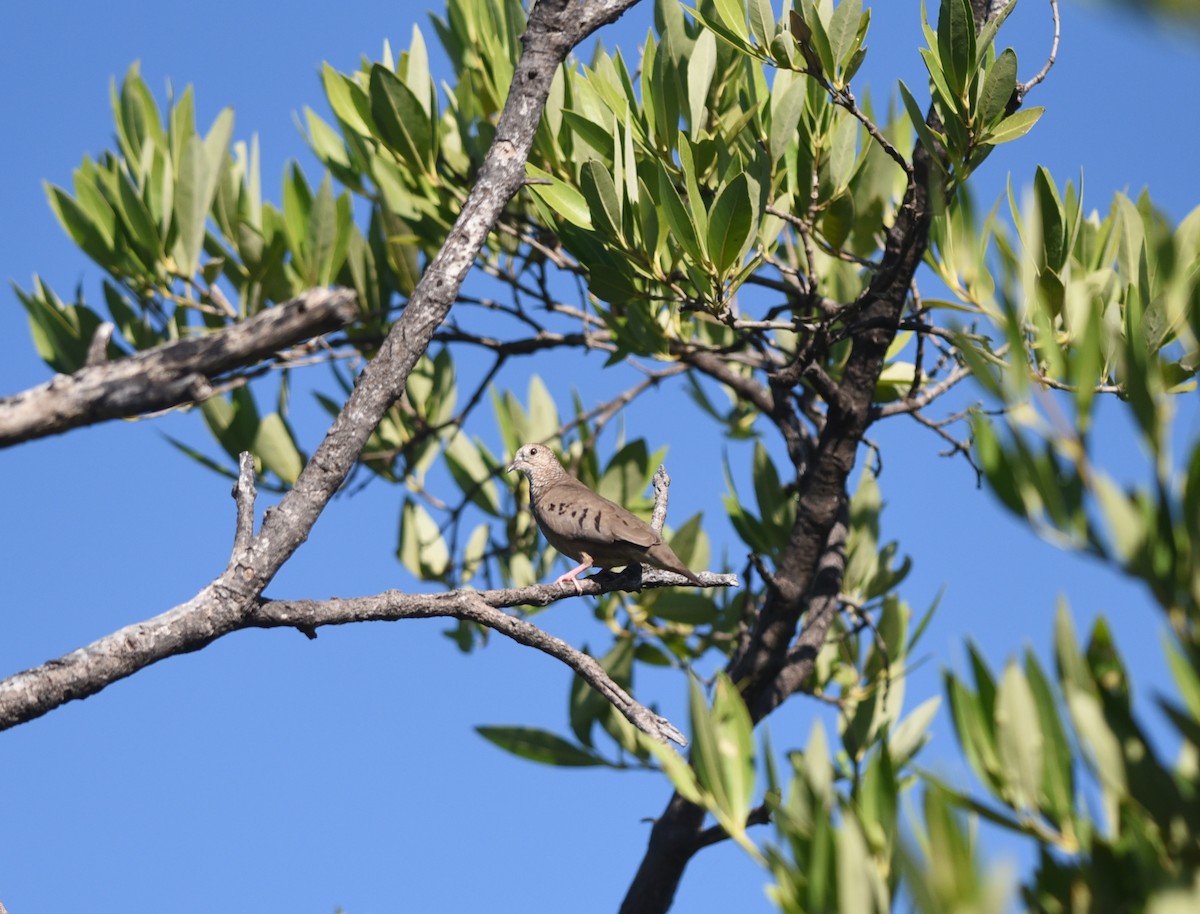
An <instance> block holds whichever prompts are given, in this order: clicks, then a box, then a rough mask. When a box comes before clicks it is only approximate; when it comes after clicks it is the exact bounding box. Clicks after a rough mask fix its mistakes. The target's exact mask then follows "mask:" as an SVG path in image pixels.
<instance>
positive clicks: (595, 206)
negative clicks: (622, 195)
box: [579, 159, 624, 240]
mask: <svg viewBox="0 0 1200 914" xmlns="http://www.w3.org/2000/svg"><path fill="white" fill-rule="evenodd" d="M579 185H580V190H581V191H582V192H583V197H584V199H585V200H587V204H588V212H589V214H590V215H591V223H592V225H593V226H594V227H595V229H596V230H597V231H599V232H603V233H605V234H606V235H608V236H609V238H611V239H614V240H615V239H619V238H622V237H623V235H624V232H623V227H622V217H621V212H622V207H621V201H620V199H619V198H618V196H617V186H616V184H615V183H613V177H612V175H611V174H610V173H609V171H608V169H607V168H605V167H604V166H603V165H602V164H601V163H600V162H597V161H595V160H594V159H592V160H589V161H587V162H585V163H584V166H583V171H582V172H581V173H580V176H579Z"/></svg>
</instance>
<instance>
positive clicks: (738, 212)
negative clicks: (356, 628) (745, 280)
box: [708, 172, 754, 274]
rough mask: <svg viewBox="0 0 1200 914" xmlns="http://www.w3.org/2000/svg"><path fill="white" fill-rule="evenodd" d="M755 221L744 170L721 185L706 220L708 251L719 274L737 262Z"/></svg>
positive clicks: (745, 246) (741, 255)
mask: <svg viewBox="0 0 1200 914" xmlns="http://www.w3.org/2000/svg"><path fill="white" fill-rule="evenodd" d="M753 222H754V210H753V204H752V202H751V200H750V186H749V183H748V181H747V178H746V173H745V172H740V173H739V174H738V176H737V177H736V178H734V179H733V180H732V181H731V182H729V183H728V184H727V185H725V186H724V187H723V188H721V191H720V193H719V194H717V199H716V201H715V202H714V203H713V207H712V212H711V213H710V214H709V223H708V252H709V255H710V256H711V257H712V259H713V262H714V263H715V264H716V267H717V271H718V272H719V273H722V274H724V273H727V272H728V271H729V270H730V269H731V268H733V267H736V266H737V265H738V264H740V262H741V260H742V257H743V256H745V250H746V248H747V246H748V242H749V240H750V234H751V232H750V229H751V226H752V225H753Z"/></svg>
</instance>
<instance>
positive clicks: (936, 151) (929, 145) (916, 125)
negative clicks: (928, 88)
mask: <svg viewBox="0 0 1200 914" xmlns="http://www.w3.org/2000/svg"><path fill="white" fill-rule="evenodd" d="M897 85H898V86H899V88H900V98H901V100H902V101H903V102H904V110H905V111H906V112H907V113H908V119H909V121H911V122H912V125H913V129H914V130H915V131H917V139H918V140H920V141H921V145H922V146H924V147H925V149H926V150H927V151H928V152H929V154H930V156H931V157H932V159H933V161H934V162H937V163H938V167H939V168H940V167H941V162H942V155H941V151H940V148H939V147H940V144H941V143H942V142H944V137H942V136H940V135H938V136H935V135H934V132H933V131H932V130H930V129H929V125H928V124H926V123H925V115H924V114H923V113H922V112H921V107H920V105H918V104H917V100H916V99H915V98H913V94H912V93H911V92H910V91H909V90H908V86H906V85H905V84H904V80H899V81H898V83H897Z"/></svg>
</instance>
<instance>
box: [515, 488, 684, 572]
mask: <svg viewBox="0 0 1200 914" xmlns="http://www.w3.org/2000/svg"><path fill="white" fill-rule="evenodd" d="M534 509H535V510H536V512H537V515H538V521H539V523H540V524H541V525H542V529H543V531H544V532H545V533H546V538H547V539H549V540H551V543H552V545H555V548H559V547H558V544H556V543H554V542H553V541H554V540H555V539H558V540H560V541H561V542H564V543H569V544H571V545H572V546H574V547H575V548H576V549H579V548H582V550H583V551H589V549H588V544H597V545H608V544H611V543H628V544H629V545H631V546H635V547H637V548H639V549H649V548H650V547H651V546H653V545H654V544H655V543H658V542H661V539H662V538H661V537H660V536H659V535H658V534H657V533H655V532H654V528H652V527H651V526H650V525H649V524H647V523H646V522H645V521H643V520H641V519H640V518H638V517H637V516H635V515H633V514H631V513H630V512H629V511H627V510H626V509H625V508H622V507H621V506H620V505H618V504H616V503H615V502H611V501H609V500H608V499H607V498H605V497H604V496H603V495H598V494H596V493H595V492H593V491H592V490H591V489H589V488H588V487H587V486H585V485H584V484H583V483H581V482H579V481H578V480H576V479H570V478H568V479H563V480H560V481H558V482H556V483H554V484H553V485H551V486H548V487H547V488H546V489H545V490H544V491H542V492H540V493H538V498H537V502H536V504H535V505H534ZM560 551H563V550H560ZM565 551H567V554H568V555H569V554H571V550H570V549H567V550H565Z"/></svg>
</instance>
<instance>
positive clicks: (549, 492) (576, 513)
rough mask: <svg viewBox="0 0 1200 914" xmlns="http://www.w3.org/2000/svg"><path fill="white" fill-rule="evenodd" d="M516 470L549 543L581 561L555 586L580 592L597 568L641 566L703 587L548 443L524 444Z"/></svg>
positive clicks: (658, 538) (658, 539) (651, 532)
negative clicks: (585, 575)
mask: <svg viewBox="0 0 1200 914" xmlns="http://www.w3.org/2000/svg"><path fill="white" fill-rule="evenodd" d="M513 470H520V471H521V472H522V473H524V474H525V475H526V476H527V477H528V478H529V506H530V509H531V510H532V511H533V517H534V520H536V521H537V525H538V527H540V528H541V531H542V533H543V534H545V537H546V539H547V540H548V541H549V542H550V545H551V546H553V547H554V548H555V549H557V550H558V551H559V552H561V553H562V554H563V555H565V556H569V557H570V558H572V559H574V560H575V561H576V562H579V565H578V566H576V567H575V568H572V569H571V570H570V571H568V572H567V573H566V574H564V575H562V576H561V577H559V578H558V580H556V581H555V582H554V583H555V584H562V583H564V582H566V581H570V582H571V583H572V584H574V585H575V590H576V591H577V592H579V593H582V592H583V589H582V587H580V585H579V581H578V580H577V578H578V575H579V573H580V572H582V571H585V570H586V569H588V568H591V567H592V566H593V565H595V566H597V567H598V568H621V567H623V566H625V565H637V564H641V565H650V566H652V567H654V568H661V569H663V570H664V571H673V572H675V574H681V575H683V576H684V577H685V578H687V579H688V580H689V581H691V582H692V583H693V584H697V585H699V586H701V587H703V586H704V584H703V582H702V581H701V580H700V579H699V578H698V577H696V575H695V574H693V573H692V572H691V571H689V570H688V568H687V566H686V565H684V564H683V562H682V561H680V559H679V556H677V555H676V554H675V553H674V552H673V551H672V549H671V547H670V546H668V545H667V544H666V543H665V542H663V538H662V535H661V534H660V533H658V532H657V531H655V529H654V528H653V527H651V526H650V525H649V524H648V523H646V522H645V521H644V520H642V519H641V518H640V517H637V516H635V515H633V514H631V513H630V512H629V511H627V510H626V509H625V508H622V507H621V506H620V505H618V504H616V503H615V502H611V501H609V500H608V499H607V498H605V497H604V496H603V495H597V494H596V493H595V492H593V491H592V490H591V489H589V488H588V487H587V486H585V485H584V484H583V483H582V482H580V481H579V480H578V479H576V478H575V477H573V476H571V475H569V474H568V473H567V471H566V470H564V469H563V468H562V464H560V463H559V462H558V458H557V457H555V456H554V452H553V451H551V450H550V448H548V447H546V446H545V445H544V444H526V445H522V446H521V448H520V449H519V450H518V451H517V454H516V456H515V457H513V462H512V463H510V464H509V465H508V470H507V472H509V473H511V472H512V471H513Z"/></svg>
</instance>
